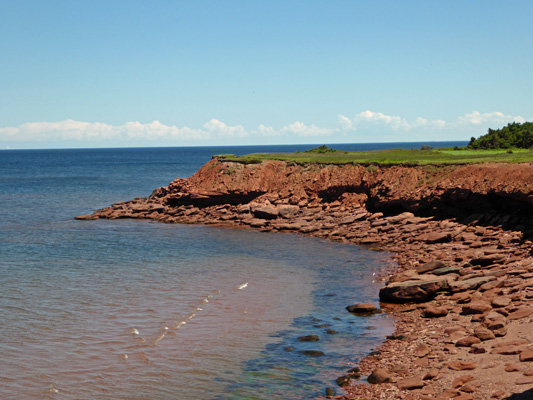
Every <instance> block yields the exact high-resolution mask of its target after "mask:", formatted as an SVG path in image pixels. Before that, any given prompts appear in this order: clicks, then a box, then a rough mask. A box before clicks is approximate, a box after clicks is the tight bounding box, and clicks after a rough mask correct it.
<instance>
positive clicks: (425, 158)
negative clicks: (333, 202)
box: [215, 146, 533, 165]
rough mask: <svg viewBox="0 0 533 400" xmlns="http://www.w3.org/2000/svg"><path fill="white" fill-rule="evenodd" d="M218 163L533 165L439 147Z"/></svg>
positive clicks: (530, 155)
mask: <svg viewBox="0 0 533 400" xmlns="http://www.w3.org/2000/svg"><path fill="white" fill-rule="evenodd" d="M215 157H216V158H218V159H220V160H222V161H237V162H245V163H254V162H255V163H257V162H262V161H266V160H279V161H286V162H295V163H299V164H306V163H320V164H349V163H353V164H365V165H366V164H380V165H398V164H408V165H409V164H419V165H428V164H470V163H484V162H506V163H521V162H528V163H533V151H531V150H526V149H515V150H512V151H511V150H504V149H498V150H473V149H466V148H458V149H457V148H443V149H428V150H406V149H391V150H375V151H339V150H332V149H328V148H327V147H325V146H321V147H319V148H317V149H313V150H310V151H306V152H296V153H255V154H248V155H244V156H235V155H232V154H222V155H217V156H215Z"/></svg>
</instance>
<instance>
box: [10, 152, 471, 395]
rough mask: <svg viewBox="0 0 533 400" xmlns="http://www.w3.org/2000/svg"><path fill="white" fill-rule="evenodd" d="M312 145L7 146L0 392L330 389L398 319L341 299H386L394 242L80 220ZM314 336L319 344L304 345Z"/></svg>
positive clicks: (185, 392)
mask: <svg viewBox="0 0 533 400" xmlns="http://www.w3.org/2000/svg"><path fill="white" fill-rule="evenodd" d="M429 144H431V143H429ZM456 144H457V145H464V143H462V142H459V143H446V144H444V145H446V146H454V145H456ZM432 145H434V146H436V145H437V144H432ZM420 146H421V144H420V143H408V144H405V143H403V144H373V145H369V144H365V145H357V144H351V145H332V146H331V147H334V148H337V149H340V150H365V149H368V150H370V149H379V148H393V147H404V148H419V147H420ZM312 147H314V146H311V145H308V146H242V147H196V148H133V149H70V150H9V151H0V282H1V286H0V320H1V321H2V324H1V325H0V354H1V355H2V356H1V357H0V398H2V399H20V398H24V399H42V398H50V399H100V398H101V399H108V398H113V399H184V398H187V399H220V400H223V399H224V400H225V399H308V398H313V397H315V396H318V395H319V394H322V393H323V390H324V388H325V387H327V386H334V382H333V381H334V379H335V378H336V377H337V376H339V375H342V374H343V371H344V370H346V369H348V368H349V367H350V365H351V362H353V361H356V360H357V359H358V358H360V357H362V356H364V355H365V354H366V353H368V352H369V351H371V349H372V348H375V347H376V346H377V345H378V344H379V343H380V341H381V340H383V338H384V337H385V335H387V334H388V333H389V332H390V331H391V329H392V323H393V322H392V321H391V320H389V319H388V318H387V317H386V316H384V315H376V316H373V317H370V318H357V317H354V316H352V315H350V314H348V313H347V312H346V311H345V310H344V307H345V306H346V305H348V304H352V303H354V302H376V301H377V291H378V288H379V285H378V284H376V283H373V279H372V276H373V273H374V271H376V270H377V269H379V268H381V267H382V266H383V265H384V264H386V263H391V262H392V261H391V260H390V257H389V255H388V254H386V253H378V252H373V251H369V250H366V249H364V248H359V247H356V246H350V245H344V244H338V243H331V242H326V241H322V240H319V239H315V238H310V237H304V236H300V235H295V234H275V233H260V232H253V231H248V230H239V229H227V228H214V227H209V226H192V225H178V224H173V225H169V224H160V223H154V222H149V221H137V220H135V221H133V220H112V221H107V220H97V221H76V220H74V219H73V218H74V217H75V216H77V215H80V214H87V213H90V212H92V211H93V210H95V209H97V208H101V207H104V206H107V205H110V204H111V203H114V202H118V201H124V200H129V199H132V198H134V197H138V196H147V195H149V194H150V193H151V192H152V190H153V189H155V188H157V187H160V186H164V185H167V184H168V183H169V182H170V181H172V180H173V179H175V178H177V177H186V176H190V175H192V174H193V173H194V172H195V171H196V170H197V169H198V168H200V167H201V166H202V165H203V164H204V163H205V162H207V161H208V160H209V159H210V158H211V156H212V155H213V154H222V153H224V154H227V153H231V154H237V155H239V154H246V153H251V152H268V151H276V152H280V151H295V150H300V151H302V150H307V149H309V148H312ZM327 329H333V330H335V331H337V333H336V334H328V333H327ZM308 334H317V335H319V336H320V341H318V342H311V343H303V342H299V341H298V337H299V336H302V335H308ZM291 349H292V351H288V350H291ZM302 350H320V351H323V352H324V354H325V355H324V356H323V357H316V358H313V357H308V356H305V355H304V354H303V353H302V352H301V351H302Z"/></svg>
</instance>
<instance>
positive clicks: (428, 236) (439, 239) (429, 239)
mask: <svg viewBox="0 0 533 400" xmlns="http://www.w3.org/2000/svg"><path fill="white" fill-rule="evenodd" d="M451 239H452V237H451V235H450V233H449V232H430V233H424V234H422V235H420V236H418V237H417V238H416V240H418V241H420V242H425V243H428V244H432V243H445V242H449V241H450V240H451Z"/></svg>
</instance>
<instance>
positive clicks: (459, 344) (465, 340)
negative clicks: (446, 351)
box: [455, 336, 481, 347]
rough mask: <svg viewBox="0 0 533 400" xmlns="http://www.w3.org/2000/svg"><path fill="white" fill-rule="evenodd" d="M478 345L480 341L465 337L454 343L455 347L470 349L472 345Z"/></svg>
mask: <svg viewBox="0 0 533 400" xmlns="http://www.w3.org/2000/svg"><path fill="white" fill-rule="evenodd" d="M478 343H481V340H480V339H479V338H477V337H475V336H466V337H464V338H462V339H459V340H458V341H457V342H456V343H455V346H457V347H470V346H472V345H473V344H478Z"/></svg>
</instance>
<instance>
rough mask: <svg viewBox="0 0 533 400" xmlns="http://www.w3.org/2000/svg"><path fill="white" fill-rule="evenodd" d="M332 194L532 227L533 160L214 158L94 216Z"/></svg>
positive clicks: (397, 209)
mask: <svg viewBox="0 0 533 400" xmlns="http://www.w3.org/2000/svg"><path fill="white" fill-rule="evenodd" d="M333 202H339V203H340V204H342V205H346V206H357V207H364V208H365V209H366V210H368V211H371V212H383V213H384V214H385V215H396V214H400V213H401V212H404V211H409V212H413V213H414V214H416V215H419V216H426V217H427V216H433V217H437V218H457V219H458V220H460V221H462V222H467V223H469V222H473V221H477V222H478V223H480V224H487V225H503V226H505V227H507V228H512V229H516V230H521V231H522V232H524V233H527V234H530V233H532V232H531V230H532V228H533V224H532V222H531V221H530V220H531V216H532V215H533V166H532V165H530V164H472V165H460V166H450V165H449V166H432V165H429V166H399V165H398V166H390V167H383V166H376V165H370V166H363V165H352V164H347V165H319V164H308V165H298V164H294V163H286V162H280V161H267V162H263V163H257V164H255V163H239V162H226V161H220V160H218V159H216V158H214V159H212V160H211V161H209V162H208V163H207V164H206V165H204V166H203V167H202V168H201V169H200V170H199V171H198V172H196V173H195V174H194V175H193V176H191V177H189V178H186V179H176V180H174V181H173V182H171V183H170V184H169V185H168V186H166V187H162V188H159V189H156V190H155V191H154V193H153V194H152V195H151V196H150V197H148V198H146V199H140V198H139V199H135V200H133V201H132V202H128V203H119V204H117V205H114V206H112V207H110V208H106V209H103V210H99V211H97V212H95V214H94V215H93V217H103V218H117V217H135V218H153V219H161V218H160V217H161V216H162V215H166V216H176V215H179V214H180V213H185V212H187V211H188V210H189V208H190V207H195V208H200V209H201V208H205V207H214V206H220V205H231V206H237V205H243V204H250V203H258V204H265V203H267V204H274V205H275V204H289V205H296V206H299V207H304V206H307V205H308V204H311V203H312V204H323V205H327V204H331V203H333ZM160 214H161V215H160ZM163 220H165V221H166V222H173V221H172V219H170V220H168V218H166V219H163ZM176 222H182V221H176ZM193 222H194V221H193Z"/></svg>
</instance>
